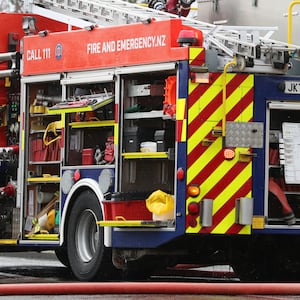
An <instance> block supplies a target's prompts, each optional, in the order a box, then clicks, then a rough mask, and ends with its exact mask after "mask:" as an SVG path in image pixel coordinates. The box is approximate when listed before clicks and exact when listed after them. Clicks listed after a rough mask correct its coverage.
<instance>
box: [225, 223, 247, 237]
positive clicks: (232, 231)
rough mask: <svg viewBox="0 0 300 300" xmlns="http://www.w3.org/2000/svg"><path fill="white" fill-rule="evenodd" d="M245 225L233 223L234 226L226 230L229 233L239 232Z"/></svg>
mask: <svg viewBox="0 0 300 300" xmlns="http://www.w3.org/2000/svg"><path fill="white" fill-rule="evenodd" d="M243 227H244V225H240V224H237V223H234V224H232V226H231V227H230V228H229V229H228V230H227V231H226V233H227V234H238V233H239V232H240V231H241V230H242V228H243Z"/></svg>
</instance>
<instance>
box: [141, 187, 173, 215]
mask: <svg viewBox="0 0 300 300" xmlns="http://www.w3.org/2000/svg"><path fill="white" fill-rule="evenodd" d="M146 207H147V209H148V210H149V211H151V212H152V213H154V214H157V215H161V214H164V213H166V212H169V211H172V210H173V209H174V198H173V196H172V195H170V194H167V193H165V192H163V191H161V190H157V191H155V192H153V193H152V194H151V195H150V196H149V197H148V198H147V199H146Z"/></svg>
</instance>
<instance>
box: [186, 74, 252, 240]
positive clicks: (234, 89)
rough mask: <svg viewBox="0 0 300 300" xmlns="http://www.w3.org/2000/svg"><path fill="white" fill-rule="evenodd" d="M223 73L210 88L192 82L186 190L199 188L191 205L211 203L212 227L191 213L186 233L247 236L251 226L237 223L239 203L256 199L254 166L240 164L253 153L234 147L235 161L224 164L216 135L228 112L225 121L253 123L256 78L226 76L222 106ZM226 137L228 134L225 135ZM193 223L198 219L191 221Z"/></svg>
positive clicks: (247, 75)
mask: <svg viewBox="0 0 300 300" xmlns="http://www.w3.org/2000/svg"><path fill="white" fill-rule="evenodd" d="M223 76H224V74H222V73H212V74H210V81H211V83H210V84H203V83H193V82H190V83H189V98H188V129H187V152H188V157H187V185H191V184H199V185H200V195H199V196H198V197H196V198H191V197H189V198H188V199H187V203H186V207H188V205H189V203H191V202H198V203H200V202H201V200H202V199H212V203H213V212H212V226H209V227H203V226H202V225H201V219H200V217H199V216H196V217H194V216H192V215H189V214H188V210H187V209H186V213H187V219H186V220H187V221H186V232H187V233H214V234H249V233H250V232H251V226H250V225H239V224H237V223H236V222H235V214H236V207H235V205H236V199H238V198H241V197H251V195H252V162H251V161H249V162H245V161H243V162H241V161H239V155H238V154H239V152H241V151H251V149H248V148H247V149H246V148H235V149H234V150H235V157H234V158H233V159H232V160H225V159H224V155H223V141H222V136H220V134H216V133H215V132H214V129H215V128H221V126H222V118H223V113H224V110H223V109H224V107H225V108H226V121H231V122H232V121H234V122H251V121H252V119H253V97H254V95H253V85H254V77H253V75H251V74H250V75H249V74H227V75H226V83H227V85H226V103H225V106H224V104H223V101H222V100H223V98H222V92H223ZM225 135H226V134H225ZM192 218H195V219H194V220H192V221H191V219H192Z"/></svg>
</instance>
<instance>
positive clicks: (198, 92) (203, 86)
mask: <svg viewBox="0 0 300 300" xmlns="http://www.w3.org/2000/svg"><path fill="white" fill-rule="evenodd" d="M221 75H222V73H211V74H210V83H199V84H198V86H197V87H196V88H195V89H194V90H193V91H192V92H191V93H190V94H189V101H188V105H189V107H191V106H192V105H193V104H194V103H195V102H197V101H198V100H199V98H200V97H201V96H202V95H203V94H204V93H205V92H206V91H207V90H208V89H209V88H210V87H211V86H212V84H213V82H214V81H216V80H217V79H218V78H219V77H220V76H221Z"/></svg>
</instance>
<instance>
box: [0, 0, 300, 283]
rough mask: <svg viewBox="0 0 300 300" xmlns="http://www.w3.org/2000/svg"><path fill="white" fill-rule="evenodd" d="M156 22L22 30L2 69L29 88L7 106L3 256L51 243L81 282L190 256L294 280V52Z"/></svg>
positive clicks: (171, 21) (242, 32)
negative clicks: (17, 63) (15, 53)
mask: <svg viewBox="0 0 300 300" xmlns="http://www.w3.org/2000/svg"><path fill="white" fill-rule="evenodd" d="M44 2H47V1H44ZM104 2H105V1H102V3H104ZM121 2H123V1H121ZM74 5H75V4H74ZM99 5H102V4H99ZM130 8H131V6H130ZM38 9H40V8H38ZM124 9H125V8H124ZM137 9H138V10H139V9H143V8H142V7H138V8H137ZM148 10H149V9H147V10H146V11H148ZM151 11H152V10H151ZM153 13H154V12H153ZM154 14H158V15H157V19H154V18H150V19H149V18H147V19H143V20H140V21H138V22H133V23H132V24H127V25H114V26H108V27H101V26H94V25H93V26H91V24H85V25H89V26H84V27H85V28H84V29H76V30H73V31H63V30H64V28H63V25H62V23H56V24H60V26H61V27H60V29H58V30H54V27H53V29H52V28H50V27H51V26H50V25H49V23H48V27H47V24H43V26H44V27H41V26H39V32H38V34H37V32H31V34H27V35H26V36H25V37H24V39H23V41H22V48H21V51H20V52H21V53H20V56H21V57H22V59H21V60H20V64H21V71H20V72H21V73H20V76H18V74H17V76H16V79H13V78H14V77H13V76H12V74H11V72H12V69H13V68H14V67H13V66H11V65H10V66H8V69H7V70H6V73H5V76H4V77H5V78H6V81H7V82H9V78H10V79H11V82H16V83H17V84H19V85H20V90H21V93H19V92H18V91H14V94H13V95H14V98H13V99H14V100H11V96H10V95H11V93H10V92H9V94H8V95H9V96H8V98H7V100H6V101H7V103H6V104H5V105H4V106H3V109H4V107H5V108H6V105H8V104H9V105H8V109H9V112H10V113H9V115H8V119H7V121H6V123H3V124H2V125H3V128H7V129H9V134H8V137H9V138H11V135H12V133H14V130H13V129H14V128H16V126H18V128H19V129H18V130H19V131H20V135H19V136H18V137H17V136H16V139H15V140H14V141H13V142H12V141H11V139H8V140H7V141H4V139H3V142H2V144H3V147H2V148H1V151H2V153H3V155H2V157H1V166H4V167H5V172H7V173H8V174H9V175H8V176H6V177H5V178H6V179H5V182H4V183H3V184H2V186H3V188H2V194H1V208H0V210H1V212H0V213H1V216H2V218H1V221H0V224H1V228H3V231H2V233H1V240H0V244H1V245H2V246H3V251H7V250H9V251H10V250H17V249H18V250H24V251H26V250H37V251H40V250H46V249H52V250H54V251H55V253H56V254H57V257H58V258H59V260H60V261H61V262H62V263H64V264H65V265H66V266H69V267H70V269H71V270H72V272H73V273H74V275H75V277H76V278H77V279H79V280H84V281H88V280H95V279H97V278H112V276H116V275H118V274H119V273H125V274H127V275H132V276H133V275H134V276H140V277H141V276H146V275H147V274H149V273H150V272H152V271H153V270H154V269H155V268H161V267H164V266H172V265H175V264H177V263H191V262H193V263H199V264H230V265H231V266H232V267H233V268H234V270H235V271H236V272H237V274H238V276H240V277H241V278H242V279H245V280H262V279H268V280H270V279H277V278H279V276H283V275H284V274H292V273H293V272H296V271H297V267H298V265H299V261H300V260H299V255H298V244H299V243H298V240H299V233H300V227H299V219H300V211H299V203H298V202H299V191H300V190H299V185H300V175H299V173H300V166H299V163H298V161H299V153H300V148H299V134H298V133H299V129H300V122H299V119H300V77H299V76H298V75H297V73H299V70H297V69H296V68H293V67H292V66H293V65H297V63H298V54H299V47H297V46H294V45H287V44H285V43H281V42H277V41H274V40H270V39H268V38H258V31H259V30H263V31H266V30H269V29H268V28H246V27H243V28H239V29H237V28H230V27H228V28H226V29H225V28H223V27H217V26H213V25H209V24H205V23H201V22H196V21H195V22H194V21H193V22H192V23H189V22H190V21H189V20H188V19H185V18H182V19H181V18H173V17H170V16H168V15H167V14H165V13H162V12H155V13H154ZM161 14H162V16H163V19H160V18H159V16H161ZM165 16H167V18H165ZM25 21H26V22H27V21H32V19H30V18H29V19H26V18H25ZM26 22H25V23H26ZM27 24H28V22H27ZM49 26H50V27H49ZM78 27H80V26H78ZM25 28H27V27H26V26H25ZM28 28H29V27H28ZM23 29H24V25H23ZM51 29H52V30H51ZM266 36H268V34H266V35H265V37H266ZM16 50H18V49H16ZM10 51H11V50H10ZM18 55H19V54H18ZM14 57H15V56H14ZM8 60H9V61H10V60H11V59H10V57H9V59H8ZM13 61H15V60H14V59H13ZM289 69H290V70H289ZM291 71H292V72H293V75H291ZM8 73H9V74H8ZM13 80H15V81H13ZM6 88H7V89H8V91H10V90H9V89H10V88H11V85H10V86H9V87H6ZM19 106H20V109H19V110H18V109H17V108H18V107H19ZM15 107H17V108H16V111H14V112H12V110H13V109H14V108H15ZM6 110H7V108H6ZM3 116H4V114H3ZM11 132H12V133H11ZM17 146H18V147H17ZM17 148H18V153H16V152H13V151H16V149H17ZM6 151H9V153H10V155H12V153H14V156H13V157H15V159H18V176H17V175H16V172H15V170H16V162H15V160H12V159H10V160H9V162H8V165H9V166H8V165H6V164H7V160H6V158H5V155H4V153H6ZM12 161H13V162H15V164H14V165H13V166H12V167H11V165H12ZM9 169H13V170H14V172H11V171H9ZM1 179H2V180H4V177H1ZM4 228H5V229H4ZM274 249H276V251H274Z"/></svg>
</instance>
